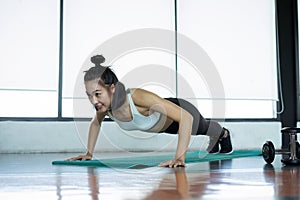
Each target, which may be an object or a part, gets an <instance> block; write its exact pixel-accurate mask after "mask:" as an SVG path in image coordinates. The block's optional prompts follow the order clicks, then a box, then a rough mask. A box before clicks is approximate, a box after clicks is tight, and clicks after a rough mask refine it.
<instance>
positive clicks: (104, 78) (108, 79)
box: [84, 55, 119, 86]
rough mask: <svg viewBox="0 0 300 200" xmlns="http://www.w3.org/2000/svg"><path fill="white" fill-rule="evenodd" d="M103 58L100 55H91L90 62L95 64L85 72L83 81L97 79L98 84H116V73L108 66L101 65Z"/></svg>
mask: <svg viewBox="0 0 300 200" xmlns="http://www.w3.org/2000/svg"><path fill="white" fill-rule="evenodd" d="M104 61H105V58H104V57H103V56H102V55H95V56H93V57H91V62H92V63H94V64H95V66H94V67H91V68H90V69H88V70H87V71H84V72H85V75H84V81H92V80H96V79H99V81H100V82H99V84H101V85H103V86H104V85H109V86H110V85H111V84H116V83H117V82H118V81H119V80H118V78H117V76H116V74H115V73H114V72H113V71H112V70H111V69H110V67H109V66H102V65H101V64H102V63H104Z"/></svg>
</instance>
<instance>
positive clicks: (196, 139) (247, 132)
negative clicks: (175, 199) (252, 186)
mask: <svg viewBox="0 0 300 200" xmlns="http://www.w3.org/2000/svg"><path fill="white" fill-rule="evenodd" d="M225 126H226V127H227V128H229V130H231V135H232V143H233V146H234V148H235V149H261V147H262V145H263V144H264V142H265V141H266V140H271V141H272V142H273V143H274V145H275V148H280V147H281V133H280V129H281V123H280V122H230V123H229V122H228V123H227V122H226V123H225ZM87 129H88V122H76V123H75V122H13V121H3V122H0V153H33V152H34V153H40V152H42V153H49V152H85V144H86V141H87ZM176 144H177V137H176V135H170V134H149V133H142V132H127V133H126V132H123V131H121V130H120V129H119V128H118V126H117V125H116V124H115V123H114V122H104V123H103V127H102V134H101V135H100V137H99V139H98V143H97V146H96V151H97V152H99V151H101V152H104V151H174V150H175V148H176ZM207 144H208V137H207V136H193V137H192V140H191V145H190V150H200V149H205V148H206V146H207Z"/></svg>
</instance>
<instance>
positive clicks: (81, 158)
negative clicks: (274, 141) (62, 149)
mask: <svg viewBox="0 0 300 200" xmlns="http://www.w3.org/2000/svg"><path fill="white" fill-rule="evenodd" d="M92 158H93V155H92V154H91V153H89V152H88V153H86V154H85V155H79V156H76V157H73V158H69V159H67V160H68V161H74V160H92Z"/></svg>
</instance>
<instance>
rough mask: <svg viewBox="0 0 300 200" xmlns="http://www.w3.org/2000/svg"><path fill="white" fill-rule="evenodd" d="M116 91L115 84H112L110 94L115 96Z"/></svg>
mask: <svg viewBox="0 0 300 200" xmlns="http://www.w3.org/2000/svg"><path fill="white" fill-rule="evenodd" d="M115 90H116V87H115V84H111V85H110V92H111V93H112V94H113V93H115Z"/></svg>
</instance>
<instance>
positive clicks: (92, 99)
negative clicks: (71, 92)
mask: <svg viewBox="0 0 300 200" xmlns="http://www.w3.org/2000/svg"><path fill="white" fill-rule="evenodd" d="M97 101H98V99H97V97H96V96H95V95H93V96H92V98H91V102H92V104H96V103H97Z"/></svg>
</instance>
